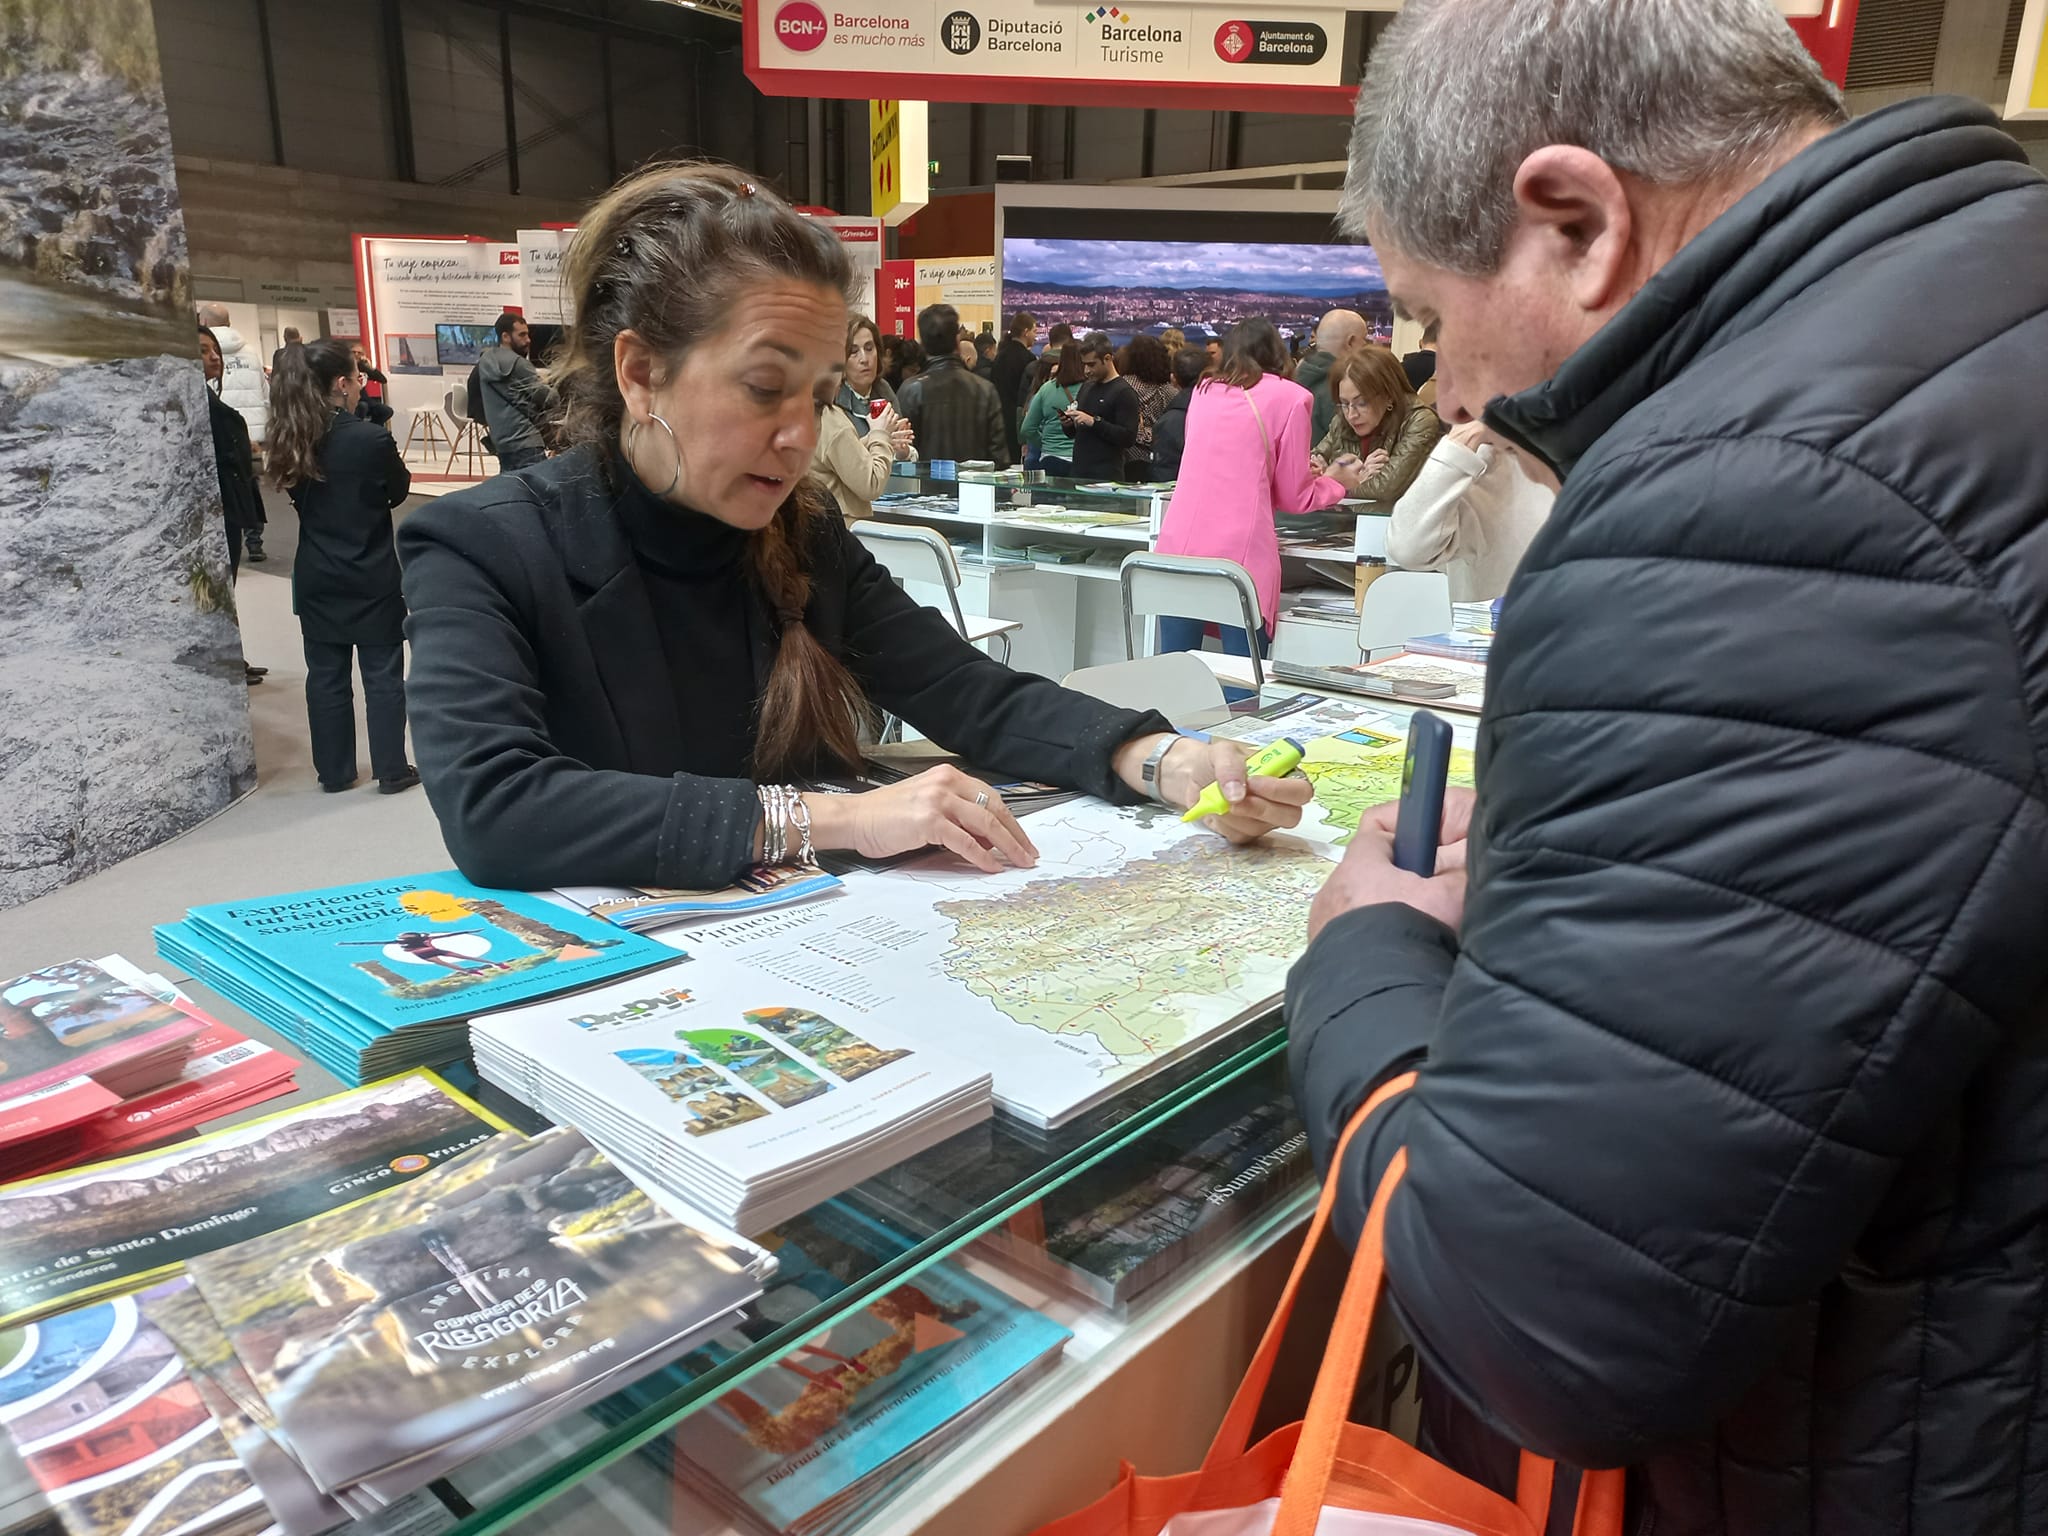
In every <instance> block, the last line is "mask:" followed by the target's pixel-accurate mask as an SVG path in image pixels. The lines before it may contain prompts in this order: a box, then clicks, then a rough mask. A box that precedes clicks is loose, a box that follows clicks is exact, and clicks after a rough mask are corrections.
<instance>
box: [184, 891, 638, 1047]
mask: <svg viewBox="0 0 2048 1536" xmlns="http://www.w3.org/2000/svg"><path fill="white" fill-rule="evenodd" d="M156 933H157V949H158V952H159V953H160V954H162V955H163V957H164V958H165V959H166V960H168V961H169V962H171V963H172V964H173V965H178V966H182V967H185V968H187V969H189V970H190V971H192V972H193V973H194V974H196V975H198V976H200V977H201V978H202V979H204V980H205V981H206V982H207V983H208V984H209V985H211V986H213V987H215V988H216V989H218V990H219V991H221V992H222V993H224V994H225V995H227V996H228V997H230V998H231V999H233V1000H234V1001H235V1002H236V1003H238V1004H240V1005H241V1006H242V1007H244V1008H247V1009H248V1010H249V1011H250V1012H252V1013H254V1014H255V1015H256V1016H257V1017H258V1018H260V1019H262V1020H264V1022H266V1023H268V1024H270V1025H271V1026H272V1027H273V1028H275V1029H277V1030H279V1031H280V1032H281V1033H282V1034H284V1035H285V1036H286V1037H287V1038H289V1039H291V1040H292V1041H294V1042H295V1043H296V1044H298V1045H300V1046H301V1047H303V1048H304V1049H305V1050H306V1051H308V1052H309V1053H311V1054H312V1055H313V1056H314V1057H315V1058H316V1059H318V1060H319V1062H320V1063H321V1065H322V1066H325V1067H326V1068H328V1070H330V1071H332V1072H334V1073H335V1074H336V1075H337V1076H340V1077H341V1078H343V1079H344V1080H346V1081H352V1082H360V1081H364V1080H367V1079H370V1078H375V1077H378V1076H381V1075H383V1074H385V1073H389V1072H393V1071H397V1070H400V1069H402V1068H405V1067H409V1066H419V1065H431V1064H434V1063H438V1062H443V1061H450V1060H453V1059H455V1058H456V1057H459V1056H461V1055H462V1054H463V1053H464V1052H465V1051H466V1049H467V1047H468V1032H467V1028H466V1022H467V1020H468V1019H469V1018H470V1017H471V1016H472V1015H475V1014H478V1013H483V1012H487V1011H489V1010H491V1009H497V1008H506V1007H512V1006H515V1005H517V1004H520V1003H530V1002H535V1001H537V1000H539V999H542V998H548V997H554V996H556V995H558V994H560V993H563V992H573V991H576V990H578V989H580V988H584V987H591V986H596V985H598V984H599V983H602V982H607V981H613V980H616V979H618V978H620V977H623V976H630V975H633V974H634V973H636V972H639V971H644V970H648V969H651V968H652V967H654V966H657V965H665V964H669V963H672V962H673V961H674V959H675V955H674V953H673V951H671V950H670V949H668V948H667V947H666V946H664V945H662V944H659V943H657V942H656V941H654V940H652V939H648V938H644V937H642V936H641V935H639V934H636V933H632V932H629V931H627V930H625V929H622V928H619V927H617V926H616V925H614V924H611V923H607V922H605V921H603V920H602V919H599V918H594V917H591V916H588V915H586V914H584V913H580V912H572V911H569V910H566V909H565V908H562V907H559V906H556V905H555V904H553V903H551V902H548V901H544V900H542V899H541V898H539V897H536V896H530V895H527V894H526V893H524V892H521V891H496V890H487V889H485V888H484V887H482V886H478V885H472V884H471V883H470V882H469V881H467V880H465V879H463V878H462V876H461V875H459V874H457V873H456V872H455V871H454V870H452V869H451V870H443V871H439V872H436V873H433V874H425V875H408V876H400V877H397V878H394V879H390V880H381V881H373V882H370V883H368V884H363V885H351V886H336V887H332V888H330V889H327V890H318V891H301V892H296V893H293V894H289V895H282V896H270V897H261V898H257V899H254V900H250V901H234V902H221V903H217V904H215V905H212V906H205V907H195V908H193V909H192V910H191V911H190V912H189V913H188V914H186V920H185V921H184V922H182V923H171V924H167V925H165V926H164V927H161V928H159V929H157V931H156Z"/></svg>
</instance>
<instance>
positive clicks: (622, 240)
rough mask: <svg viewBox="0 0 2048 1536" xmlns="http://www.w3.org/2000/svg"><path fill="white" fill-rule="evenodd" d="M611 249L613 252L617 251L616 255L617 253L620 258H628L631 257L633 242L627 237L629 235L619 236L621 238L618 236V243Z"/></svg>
mask: <svg viewBox="0 0 2048 1536" xmlns="http://www.w3.org/2000/svg"><path fill="white" fill-rule="evenodd" d="M613 249H614V250H616V251H617V252H618V253H619V254H620V255H621V256H630V255H632V254H633V241H632V237H631V236H629V235H621V236H619V243H618V244H617V245H616V246H614V247H613Z"/></svg>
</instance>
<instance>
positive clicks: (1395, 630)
mask: <svg viewBox="0 0 2048 1536" xmlns="http://www.w3.org/2000/svg"><path fill="white" fill-rule="evenodd" d="M1450 627H1451V583H1450V580H1449V578H1448V577H1446V576H1445V575H1444V573H1443V572H1442V571H1388V572H1386V573H1385V574H1384V575H1382V576H1380V577H1379V578H1377V579H1376V580H1374V581H1373V582H1372V583H1371V584H1370V585H1368V586H1367V587H1366V589H1365V598H1364V600H1363V601H1362V602H1361V603H1360V605H1359V609H1358V650H1359V659H1360V660H1369V659H1370V658H1371V656H1372V653H1373V652H1374V651H1385V650H1395V649H1398V648H1400V647H1401V646H1404V645H1406V644H1407V643H1408V642H1409V641H1410V640H1412V639H1414V638H1415V637H1416V636H1417V635H1440V634H1442V633H1444V631H1446V630H1448V629H1449V628H1450Z"/></svg>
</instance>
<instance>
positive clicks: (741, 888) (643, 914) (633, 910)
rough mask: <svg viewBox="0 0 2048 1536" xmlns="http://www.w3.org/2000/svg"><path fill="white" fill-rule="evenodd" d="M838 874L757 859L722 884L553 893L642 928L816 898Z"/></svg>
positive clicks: (834, 886)
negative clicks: (703, 888) (721, 886)
mask: <svg viewBox="0 0 2048 1536" xmlns="http://www.w3.org/2000/svg"><path fill="white" fill-rule="evenodd" d="M838 889H839V877H838V876H837V875H835V874H832V873H831V872H830V871H828V870H824V869H820V868H819V867H818V866H817V865H815V864H756V865H755V866H754V867H753V868H752V869H749V870H747V871H746V872H745V873H744V874H742V875H741V876H740V877H739V879H737V880H735V881H734V882H733V883H732V884H731V885H729V886H727V887H725V888H724V889H723V890H717V891H670V890H657V889H654V888H651V887H646V886H638V887H635V886H622V885H565V886H563V887H561V888H560V889H559V890H557V891H556V892H555V893H554V894H555V895H556V896H559V897H561V898H562V900H563V901H565V902H567V903H568V904H569V905H570V906H572V907H574V908H575V909H576V910H577V911H579V912H588V913H589V914H590V915H591V916H592V917H597V918H602V919H603V920H604V921H606V922H608V923H617V924H618V925H619V926H620V927H621V928H631V929H632V930H633V931H634V932H636V933H643V932H645V931H646V930H648V929H650V928H667V927H670V926H672V925H674V924H676V923H687V922H693V921H696V920H698V919H701V918H707V917H731V916H733V915H734V914H735V913H739V912H760V911H763V910H765V909H766V908H769V907H787V906H794V905H795V904H796V903H797V902H800V901H816V900H817V899H818V898H819V897H820V896H830V895H831V894H833V892H835V891H837V890H838Z"/></svg>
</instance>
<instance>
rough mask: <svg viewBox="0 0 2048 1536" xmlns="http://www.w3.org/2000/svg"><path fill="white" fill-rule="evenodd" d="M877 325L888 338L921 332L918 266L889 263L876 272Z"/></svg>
mask: <svg viewBox="0 0 2048 1536" xmlns="http://www.w3.org/2000/svg"><path fill="white" fill-rule="evenodd" d="M875 325H876V326H877V327H878V328H879V329H880V331H881V333H882V334H883V335H884V336H910V335H913V334H915V332H916V329H917V263H916V262H914V261H885V262H883V263H882V265H881V267H880V269H879V270H877V271H876V273H875Z"/></svg>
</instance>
